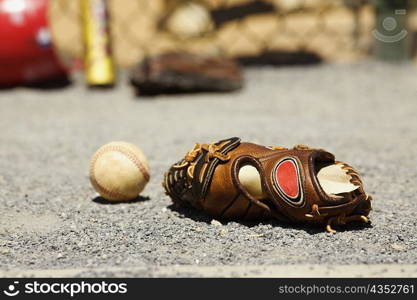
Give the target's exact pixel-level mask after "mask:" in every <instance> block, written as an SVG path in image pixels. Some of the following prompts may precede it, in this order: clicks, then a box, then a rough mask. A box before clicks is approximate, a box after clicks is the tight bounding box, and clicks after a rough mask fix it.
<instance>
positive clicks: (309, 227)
mask: <svg viewBox="0 0 417 300" xmlns="http://www.w3.org/2000/svg"><path fill="white" fill-rule="evenodd" d="M168 209H170V210H172V211H175V212H178V213H179V214H180V216H181V217H184V218H190V219H192V220H194V221H196V222H205V223H207V224H210V223H211V221H212V220H213V219H216V218H213V217H211V216H208V215H207V214H205V213H204V212H201V211H198V210H196V209H194V208H192V207H184V206H177V205H175V204H171V205H169V206H168ZM217 220H218V221H221V223H223V224H227V223H229V222H236V223H239V224H242V225H244V226H246V227H249V228H250V227H254V226H257V225H260V224H262V225H272V226H274V227H281V228H288V229H297V230H304V231H305V232H307V233H308V234H310V235H314V234H319V233H325V232H326V228H325V226H324V225H317V224H293V223H285V222H283V221H278V220H275V219H269V220H258V221H245V220H225V219H217ZM365 228H372V225H371V224H364V223H360V222H352V223H349V224H347V225H346V226H344V227H339V226H337V227H336V226H335V227H334V229H335V230H337V232H345V231H358V230H363V229H365Z"/></svg>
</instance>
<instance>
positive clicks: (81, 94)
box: [0, 62, 417, 276]
mask: <svg viewBox="0 0 417 300" xmlns="http://www.w3.org/2000/svg"><path fill="white" fill-rule="evenodd" d="M416 71H417V70H416V68H415V67H414V66H411V65H396V66H394V65H385V64H379V63H375V62H366V63H363V64H358V65H323V66H319V67H309V68H305V67H297V68H279V69H272V68H264V69H251V70H248V71H247V72H246V80H247V86H246V88H245V89H244V90H243V91H241V92H238V93H233V94H222V95H218V94H198V95H186V96H177V97H175V96H162V97H156V98H136V97H135V96H134V91H133V89H132V88H131V87H130V86H128V85H127V84H126V83H125V82H126V80H125V78H124V77H123V76H122V78H121V80H120V83H119V85H118V86H117V88H115V89H112V90H87V89H85V87H84V86H83V85H82V84H80V82H79V80H78V79H76V80H75V82H74V83H73V85H72V86H70V87H68V88H65V89H56V90H37V89H24V88H19V89H13V90H1V91H0V127H1V128H2V131H1V134H0V189H1V193H0V203H1V205H0V270H1V272H0V274H2V275H3V276H13V274H22V276H23V275H24V274H29V273H30V272H31V270H34V271H36V270H47V271H45V272H49V273H48V274H50V275H54V274H55V275H56V274H61V273H59V272H64V273H65V270H67V272H70V270H79V271H74V272H72V273H71V272H70V273H65V274H71V275H70V276H76V275H77V274H87V275H91V276H104V275H115V276H116V275H117V274H119V275H123V274H124V275H126V274H128V275H129V276H158V275H161V274H162V275H161V276H163V274H170V275H169V276H187V275H184V274H188V275H189V276H204V274H206V275H207V276H210V274H214V273H212V272H213V271H212V270H213V268H216V267H219V268H220V267H221V268H223V267H224V268H228V269H227V271H225V272H226V273H221V272H220V273H218V274H219V276H228V275H227V274H229V276H230V274H233V275H231V276H245V274H251V273H248V272H250V269H251V268H255V269H256V270H260V271H258V273H256V274H258V275H259V274H260V275H259V276H262V274H264V275H265V276H267V275H268V274H270V273H268V272H271V271H268V268H272V269H273V270H277V269H274V268H278V269H279V270H283V269H282V268H287V269H288V268H290V269H291V268H292V267H291V266H289V265H293V266H294V268H301V269H297V270H301V271H300V272H301V273H300V274H302V271H303V270H306V272H307V271H308V266H304V265H316V266H317V265H319V266H323V268H325V269H326V270H332V269H334V268H337V266H338V265H360V266H362V268H359V269H355V270H363V271H362V272H359V273H358V272H356V273H354V274H352V273H349V272H348V271H347V269H340V270H346V271H345V272H346V273H345V274H346V276H347V275H349V274H352V276H361V275H366V274H369V272H370V270H371V269H370V268H367V267H366V265H368V264H372V265H376V266H377V267H376V269H375V270H379V271H375V272H376V273H375V272H374V274H376V275H375V276H378V275H381V276H390V275H393V274H398V272H400V271H399V270H400V269H401V266H402V265H404V268H405V269H404V270H405V271H404V272H408V273H407V274H408V276H411V275H414V276H416V275H417V273H416V271H415V268H413V265H415V262H416V261H417V251H416V250H417V238H416V236H417V235H416V228H417V227H416V225H417V201H416V200H417V199H416V198H417V184H416V182H415V178H416V177H417V168H416V166H417V135H416V132H417V120H416V112H417V101H416V97H417V84H416V78H417V76H416V74H417V72H416ZM231 136H239V137H241V138H242V139H243V140H245V141H252V142H257V143H261V144H266V145H281V146H292V145H294V144H307V145H310V146H313V147H320V148H324V149H326V150H328V151H330V152H332V153H334V154H335V155H336V158H337V159H338V160H341V161H346V162H348V163H349V164H351V165H353V166H354V167H356V168H357V169H358V170H359V171H360V172H361V173H362V175H363V179H364V183H365V188H366V191H367V192H368V193H370V194H372V195H373V198H374V201H373V206H374V210H373V212H371V219H372V225H370V226H360V225H351V226H348V227H347V228H345V229H342V230H340V232H338V233H337V234H334V235H332V234H328V233H326V232H325V231H324V230H323V228H321V227H317V228H310V227H306V226H302V225H297V226H293V225H288V224H282V223H280V222H278V221H263V222H244V223H239V222H228V223H227V222H222V225H220V226H219V225H212V224H211V221H212V219H211V218H210V217H208V216H206V215H204V214H202V213H198V212H196V211H194V210H179V211H178V210H174V209H173V208H172V206H171V201H170V199H169V198H168V197H167V196H165V194H164V192H163V189H162V187H161V181H162V175H163V172H164V170H165V169H167V168H168V167H169V166H170V164H171V163H173V162H175V161H177V160H178V159H180V158H181V157H182V156H183V155H184V154H185V152H186V151H188V150H190V148H191V147H192V146H193V144H194V143H195V142H211V141H216V140H218V139H222V138H227V137H231ZM114 140H124V141H128V142H131V143H134V144H136V145H138V146H139V147H141V148H142V149H143V151H144V152H145V153H146V154H147V156H148V159H149V161H150V166H151V171H152V179H151V181H150V183H149V184H148V186H147V187H146V189H145V191H144V192H143V198H142V199H141V200H139V201H135V202H131V203H123V204H116V205H111V204H105V203H103V202H102V201H98V199H97V198H96V194H95V192H94V190H93V189H92V187H91V185H90V183H89V180H88V164H89V160H90V157H91V155H92V154H93V152H94V151H95V150H96V149H97V148H98V147H100V146H101V145H102V144H105V143H107V142H109V141H114ZM179 265H182V266H181V267H182V268H183V269H181V268H180V267H178V266H179ZM407 265H408V266H407ZM410 265H411V266H410ZM199 266H202V268H201V269H199ZM363 266H365V267H363ZM378 266H383V267H382V268H378ZM391 267H392V268H391ZM160 268H162V270H165V271H163V272H162V273H161V272H159V271H156V270H160ZM176 268H180V269H176ZM184 268H185V269H186V268H190V269H191V270H194V271H190V272H188V273H187V272H184ZM234 268H235V269H234ZM80 270H81V271H80ZM210 270H211V271H210ZM262 270H266V271H262ZM337 270H339V269H337ZM367 270H368V271H367ZM372 270H373V269H372ZM383 270H384V271H383ZM391 270H392V272H391ZM25 272H26V273H25ZM28 272H29V273H28ZM36 272H38V271H36ZM36 272H35V274H43V275H45V273H36ZM54 272H55V273H54ZM77 272H78V273H77ZM164 272H165V273H164ZM210 272H211V273H210ZM227 272H229V273H227ZM262 272H264V273H262ZM340 272H341V273H342V274H344V273H343V272H344V271H340ZM367 272H368V273H367ZM390 272H391V273H390ZM395 272H397V273H395ZM252 274H254V273H252Z"/></svg>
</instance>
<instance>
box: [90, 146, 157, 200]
mask: <svg viewBox="0 0 417 300" xmlns="http://www.w3.org/2000/svg"><path fill="white" fill-rule="evenodd" d="M149 178H150V172H149V165H148V161H147V159H146V156H145V154H144V153H143V152H142V151H141V150H140V149H139V148H138V147H136V146H135V145H132V144H130V143H126V142H111V143H109V144H106V145H104V146H102V147H101V148H100V149H98V150H97V151H96V152H95V153H94V155H93V157H92V159H91V163H90V181H91V184H92V185H93V187H94V189H95V190H96V192H97V193H99V194H100V195H101V196H102V197H103V198H105V199H107V200H109V201H127V200H131V199H134V198H136V197H137V196H138V195H139V193H140V192H142V191H143V189H144V188H145V185H146V184H147V183H148V181H149Z"/></svg>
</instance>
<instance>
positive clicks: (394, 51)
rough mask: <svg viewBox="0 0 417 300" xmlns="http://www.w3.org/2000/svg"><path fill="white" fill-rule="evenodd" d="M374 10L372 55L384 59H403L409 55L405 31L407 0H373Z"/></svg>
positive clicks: (407, 36)
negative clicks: (374, 26) (374, 22)
mask: <svg viewBox="0 0 417 300" xmlns="http://www.w3.org/2000/svg"><path fill="white" fill-rule="evenodd" d="M373 3H374V5H375V11H376V28H375V30H374V31H373V34H374V37H375V48H374V55H375V57H376V58H377V59H380V60H384V61H393V62H397V61H405V60H408V59H410V57H411V42H410V36H409V32H408V31H407V8H408V1H407V0H373Z"/></svg>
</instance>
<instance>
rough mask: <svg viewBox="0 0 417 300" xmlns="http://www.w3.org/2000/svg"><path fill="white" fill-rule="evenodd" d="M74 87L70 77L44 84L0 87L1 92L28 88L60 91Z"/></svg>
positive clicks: (43, 82)
mask: <svg viewBox="0 0 417 300" xmlns="http://www.w3.org/2000/svg"><path fill="white" fill-rule="evenodd" d="M71 85H72V81H71V80H70V79H69V78H68V77H59V78H55V79H51V80H47V81H42V82H34V83H26V84H16V85H6V86H0V91H2V90H13V89H16V88H28V89H34V90H43V91H48V90H59V89H63V88H67V87H69V86H71Z"/></svg>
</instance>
